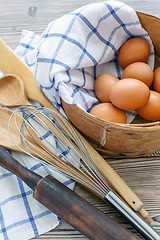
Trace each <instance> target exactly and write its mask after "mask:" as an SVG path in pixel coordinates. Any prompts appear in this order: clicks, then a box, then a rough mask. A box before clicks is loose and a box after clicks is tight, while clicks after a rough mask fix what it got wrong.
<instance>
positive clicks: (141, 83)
mask: <svg viewBox="0 0 160 240" xmlns="http://www.w3.org/2000/svg"><path fill="white" fill-rule="evenodd" d="M149 55H150V45H149V43H148V41H147V40H145V39H143V38H138V37H136V38H131V39H129V40H127V41H126V42H125V43H124V44H123V45H122V47H121V48H120V50H119V53H118V62H119V65H120V66H121V67H122V68H123V69H124V70H123V72H122V75H121V79H120V80H119V79H118V78H117V77H115V76H113V75H112V74H109V73H103V74H101V75H99V76H98V77H97V79H96V80H95V85H94V88H95V93H96V96H97V98H98V99H99V100H100V102H101V103H100V104H98V105H96V106H95V107H93V108H92V110H91V112H90V113H91V114H92V115H95V116H97V117H99V118H101V119H103V120H107V121H110V122H116V123H126V122H127V117H126V113H125V111H124V110H135V111H136V112H137V114H138V115H139V116H141V117H142V118H144V119H146V120H149V121H157V120H160V67H159V68H157V69H156V70H155V72H153V70H152V68H151V67H150V66H149V65H148V64H147V63H146V61H147V59H148V57H149Z"/></svg>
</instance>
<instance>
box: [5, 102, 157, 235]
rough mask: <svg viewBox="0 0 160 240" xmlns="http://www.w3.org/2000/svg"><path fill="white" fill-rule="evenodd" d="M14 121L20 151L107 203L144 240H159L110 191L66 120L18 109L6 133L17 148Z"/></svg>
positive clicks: (44, 110)
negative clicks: (19, 140) (19, 141)
mask: <svg viewBox="0 0 160 240" xmlns="http://www.w3.org/2000/svg"><path fill="white" fill-rule="evenodd" d="M11 122H12V123H11ZM13 122H14V124H15V127H16V129H17V131H18V132H19V135H20V138H21V143H22V147H21V150H23V151H24V152H25V153H27V154H29V155H31V156H33V157H34V158H36V159H37V158H38V159H39V160H40V161H42V163H45V164H47V165H48V164H49V166H51V167H52V168H53V169H54V170H55V171H57V172H59V173H61V174H63V175H64V176H66V177H69V178H71V179H73V180H75V181H76V182H77V183H79V184H81V185H82V186H84V187H85V188H86V189H88V190H90V191H91V192H93V193H94V194H95V195H96V196H98V197H99V198H101V199H103V200H105V201H107V202H108V203H110V205H112V206H113V207H114V208H115V209H116V210H117V211H118V212H119V213H120V214H121V215H123V216H124V217H125V218H126V219H127V220H128V221H129V222H130V223H131V224H132V225H133V226H134V227H135V228H136V229H137V230H138V231H139V232H140V233H141V234H142V235H143V236H144V237H145V238H146V239H160V236H159V235H158V233H157V232H156V231H155V230H154V229H153V228H152V227H151V226H150V225H149V224H148V223H147V222H145V221H144V220H143V219H142V218H141V217H140V216H139V215H138V214H136V213H135V212H134V211H133V210H131V209H130V208H129V207H128V206H127V205H126V204H125V203H124V202H123V201H122V200H121V199H120V198H119V197H118V196H117V195H116V194H115V193H114V192H113V191H112V189H111V187H110V186H109V185H108V184H107V183H106V181H105V180H104V178H103V176H101V173H100V172H99V170H98V169H97V167H96V166H95V164H94V162H93V160H92V158H91V156H90V154H89V153H88V151H87V149H86V147H85V145H84V144H83V142H82V141H81V139H80V137H79V135H78V133H77V131H76V130H75V128H74V127H73V126H72V125H71V124H70V123H69V121H68V120H67V119H66V118H65V117H63V116H62V115H61V114H59V113H57V112H54V111H53V110H50V109H47V108H44V107H32V106H21V107H19V108H18V109H17V110H15V111H14V112H13V114H12V116H11V118H10V121H9V133H10V137H11V138H12V141H13V142H14V143H15V144H16V146H17V147H18V148H20V146H19V145H18V144H17V143H16V141H15V139H14V135H13V134H12V131H11V129H10V127H11V126H13Z"/></svg>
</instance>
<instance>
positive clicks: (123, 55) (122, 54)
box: [118, 37, 150, 68]
mask: <svg viewBox="0 0 160 240" xmlns="http://www.w3.org/2000/svg"><path fill="white" fill-rule="evenodd" d="M149 54H150V45H149V43H148V41H147V40H145V39H144V38H139V37H135V38H131V39H129V40H127V41H126V42H125V43H124V44H123V45H122V47H121V48H120V50H119V53H118V62H119V64H120V66H121V67H122V68H125V67H127V66H128V65H129V64H131V63H134V62H146V61H147V59H148V57H149Z"/></svg>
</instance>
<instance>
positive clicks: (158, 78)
mask: <svg viewBox="0 0 160 240" xmlns="http://www.w3.org/2000/svg"><path fill="white" fill-rule="evenodd" d="M152 86H153V89H154V90H155V91H156V92H159V93H160V67H158V68H157V69H156V70H155V71H154V80H153V85H152Z"/></svg>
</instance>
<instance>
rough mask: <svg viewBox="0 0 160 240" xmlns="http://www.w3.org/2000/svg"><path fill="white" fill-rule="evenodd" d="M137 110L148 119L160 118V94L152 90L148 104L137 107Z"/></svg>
mask: <svg viewBox="0 0 160 240" xmlns="http://www.w3.org/2000/svg"><path fill="white" fill-rule="evenodd" d="M136 112H137V114H138V115H139V116H141V117H142V118H144V119H146V120H149V121H158V120H160V94H159V93H157V92H155V91H150V98H149V100H148V102H147V104H146V105H145V106H143V107H141V108H139V109H137V110H136Z"/></svg>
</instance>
